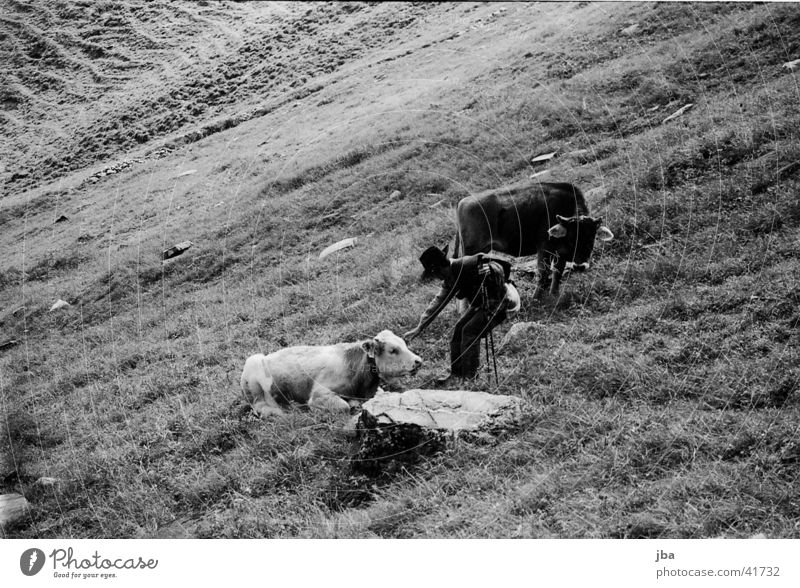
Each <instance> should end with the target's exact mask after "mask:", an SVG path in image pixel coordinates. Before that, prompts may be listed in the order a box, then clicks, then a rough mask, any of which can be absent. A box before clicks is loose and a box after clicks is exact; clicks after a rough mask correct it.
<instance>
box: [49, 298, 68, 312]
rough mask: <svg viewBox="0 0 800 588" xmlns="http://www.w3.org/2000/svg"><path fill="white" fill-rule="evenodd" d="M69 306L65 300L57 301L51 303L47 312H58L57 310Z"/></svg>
mask: <svg viewBox="0 0 800 588" xmlns="http://www.w3.org/2000/svg"><path fill="white" fill-rule="evenodd" d="M69 305H70V304H69V302H67V301H66V300H61V299H58V300H56V301H55V302H54V303H53V306H51V307H50V311H49V312H53V311H54V310H58V309H59V308H67V307H69Z"/></svg>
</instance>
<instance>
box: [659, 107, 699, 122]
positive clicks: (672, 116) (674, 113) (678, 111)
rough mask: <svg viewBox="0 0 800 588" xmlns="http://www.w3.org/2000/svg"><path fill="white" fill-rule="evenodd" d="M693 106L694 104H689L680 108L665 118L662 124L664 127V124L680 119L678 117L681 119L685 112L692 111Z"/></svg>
mask: <svg viewBox="0 0 800 588" xmlns="http://www.w3.org/2000/svg"><path fill="white" fill-rule="evenodd" d="M692 106H694V104H687V105H686V106H682V107H681V108H679V109H678V110H676V111H675V112H673V113H672V114H670V115H669V116H668V117H667V118H665V119H664V120H662V121H661V124H662V125H663V124H664V123H668V122H669V121H671V120H674V119H676V118H678V117H679V116H681V115H682V114H683V113H684V112H686V111H687V110H689V109H690V108H691V107H692Z"/></svg>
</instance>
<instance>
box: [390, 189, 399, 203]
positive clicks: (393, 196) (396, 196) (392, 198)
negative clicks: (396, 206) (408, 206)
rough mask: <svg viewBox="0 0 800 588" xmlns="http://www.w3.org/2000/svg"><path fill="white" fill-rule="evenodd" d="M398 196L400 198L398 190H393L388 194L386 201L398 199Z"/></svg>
mask: <svg viewBox="0 0 800 588" xmlns="http://www.w3.org/2000/svg"><path fill="white" fill-rule="evenodd" d="M400 196H401V193H400V190H395V191H394V192H392V193H391V194H389V198H388V200H387V201H391V200H394V199H395V198H400Z"/></svg>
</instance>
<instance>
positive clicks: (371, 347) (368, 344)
mask: <svg viewBox="0 0 800 588" xmlns="http://www.w3.org/2000/svg"><path fill="white" fill-rule="evenodd" d="M361 349H363V350H364V351H366V353H367V357H375V339H368V340H366V341H364V342H363V343H362V344H361Z"/></svg>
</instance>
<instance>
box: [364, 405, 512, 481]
mask: <svg viewBox="0 0 800 588" xmlns="http://www.w3.org/2000/svg"><path fill="white" fill-rule="evenodd" d="M361 408H362V410H361V414H360V415H359V417H358V421H357V423H356V436H357V439H358V443H359V448H358V451H357V454H356V456H355V459H354V460H353V466H354V468H355V469H356V470H359V471H362V472H365V473H371V474H376V473H380V472H381V471H383V470H385V469H387V468H391V467H396V464H397V463H398V462H402V463H413V462H415V461H417V460H418V459H419V457H420V456H424V455H431V454H433V453H436V452H438V451H441V450H442V449H444V448H445V447H447V445H448V443H451V442H452V441H453V440H455V439H457V438H459V437H466V438H485V437H491V436H492V435H493V434H499V433H501V432H503V431H507V430H509V429H512V428H514V427H515V426H516V424H517V423H518V420H519V414H520V409H521V401H520V399H519V398H517V397H515V396H503V395H499V394H488V393H486V392H474V391H469V390H408V391H407V392H402V393H400V392H389V393H385V394H381V395H379V396H376V397H375V398H372V399H370V400H368V401H367V402H365V403H364V404H363V405H362V407H361Z"/></svg>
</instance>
